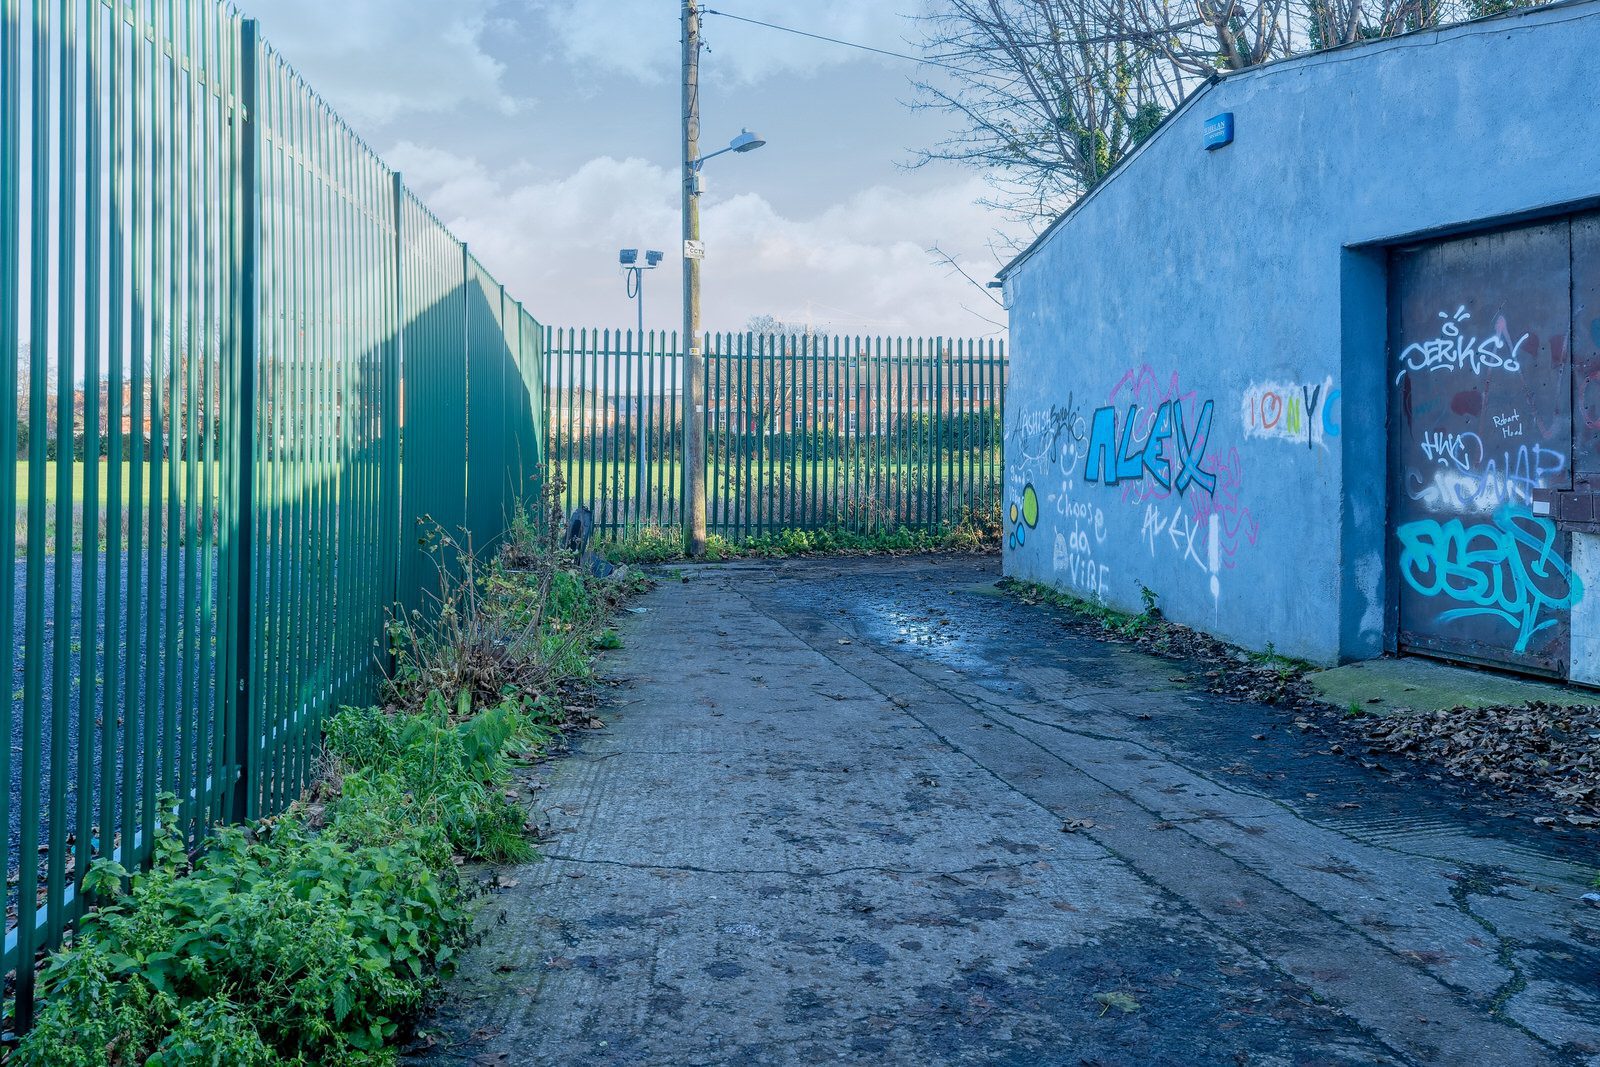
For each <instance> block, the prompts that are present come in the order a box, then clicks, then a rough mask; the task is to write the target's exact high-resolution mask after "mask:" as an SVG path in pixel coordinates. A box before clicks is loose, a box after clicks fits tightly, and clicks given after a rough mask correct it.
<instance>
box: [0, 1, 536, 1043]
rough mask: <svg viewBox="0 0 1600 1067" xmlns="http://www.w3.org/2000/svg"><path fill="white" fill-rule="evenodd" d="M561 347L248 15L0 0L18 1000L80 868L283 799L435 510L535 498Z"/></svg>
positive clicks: (370, 672)
mask: <svg viewBox="0 0 1600 1067" xmlns="http://www.w3.org/2000/svg"><path fill="white" fill-rule="evenodd" d="M544 338H545V331H544V329H543V327H542V326H541V325H540V324H539V323H538V322H536V321H535V320H534V319H533V318H532V317H531V316H530V315H529V314H528V313H527V311H526V310H524V309H523V307H522V306H521V305H520V304H519V303H517V302H515V301H514V300H513V299H511V298H510V297H508V296H507V295H506V293H505V292H504V290H503V288H502V287H501V286H500V284H499V283H498V282H496V281H495V280H494V279H493V278H492V277H490V276H489V275H488V273H487V272H485V271H484V269H483V268H482V267H481V266H480V265H479V264H478V263H476V261H475V260H473V258H472V257H471V255H470V254H469V253H468V251H467V249H466V248H465V246H464V245H462V243H461V242H460V241H458V240H457V239H456V238H455V237H454V236H452V235H451V234H450V232H449V231H448V230H446V229H445V228H444V227H443V226H442V225H440V224H439V222H438V220H436V219H435V218H434V217H433V216H432V215H430V214H429V213H428V212H427V210H426V209H425V208H423V207H422V205H421V204H420V203H419V202H418V201H417V200H416V198H415V197H414V196H413V195H412V194H411V193H409V192H408V191H407V190H406V189H405V188H404V186H403V184H402V182H401V180H400V177H399V175H397V174H394V173H393V172H391V171H390V170H388V169H387V168H386V167H385V166H384V165H383V163H382V161H381V160H379V159H378V158H377V156H375V155H374V154H373V153H372V151H371V150H370V149H369V148H367V146H366V145H364V144H363V143H362V142H361V140H360V139H359V138H358V137H356V136H355V135H354V134H353V133H352V132H351V130H350V129H349V127H348V126H346V125H345V124H344V123H343V122H342V121H341V120H340V119H339V117H338V116H337V115H336V114H334V113H333V111H332V110H330V109H329V108H328V106H327V105H326V104H325V103H323V102H322V101H321V100H320V99H319V98H318V97H317V96H316V94H315V93H313V92H312V91H311V90H310V88H309V87H308V86H307V85H306V84H305V82H304V81H303V80H302V79H301V78H300V77H299V76H298V75H297V74H296V73H295V72H294V70H293V69H292V68H290V67H289V66H288V64H287V63H285V62H284V60H283V59H282V58H281V57H280V56H278V55H277V54H276V53H275V52H273V51H272V50H271V48H269V47H268V46H267V45H266V44H265V43H264V42H262V41H261V40H260V39H259V37H258V35H257V32H256V27H255V24H254V23H253V22H250V21H247V20H244V19H242V18H241V17H240V16H239V15H238V14H237V13H236V12H235V11H233V10H232V9H230V8H227V7H224V6H220V5H218V4H216V3H214V2H212V0H33V2H31V3H27V4H25V3H24V2H23V0H0V378H3V379H4V387H0V442H3V447H4V448H5V449H6V450H7V451H8V453H9V455H7V456H6V457H5V460H4V462H3V463H0V511H3V512H4V513H5V515H6V516H7V517H8V518H9V521H10V523H11V529H12V534H11V535H10V536H9V537H7V538H5V539H3V541H0V554H3V558H0V575H3V576H4V580H5V581H7V582H8V583H9V585H10V591H11V605H12V606H11V610H8V611H6V612H4V613H0V670H3V672H4V673H5V674H6V675H8V676H9V677H11V678H12V685H13V694H12V699H11V701H9V702H7V703H6V704H5V705H4V710H3V711H0V733H4V734H5V736H6V737H8V738H9V739H10V744H9V750H8V758H7V759H6V760H5V761H4V770H3V774H4V778H5V780H4V782H0V824H4V826H5V827H6V836H5V838H4V841H3V844H0V852H3V859H4V867H5V869H6V871H7V873H8V875H9V879H10V888H9V890H8V893H9V895H8V898H7V901H6V903H7V905H8V909H9V911H10V914H11V915H12V919H11V921H10V922H9V923H8V928H7V935H6V941H5V947H4V962H3V967H4V969H5V970H8V971H11V972H13V975H12V980H13V985H12V987H11V994H12V997H13V1000H14V1006H15V1009H16V1012H15V1022H16V1024H17V1025H19V1026H26V1025H27V1024H28V1022H29V1020H30V1018H31V1014H32V1010H33V966H32V964H33V961H34V960H35V958H36V956H37V954H38V953H39V952H40V951H43V950H45V949H47V948H49V947H51V946H52V945H54V944H56V943H58V942H59V940H60V938H61V936H62V934H63V933H64V931H65V930H66V929H67V927H68V926H69V924H70V923H71V922H72V921H73V920H74V919H75V918H76V916H77V915H78V914H79V912H80V911H81V907H82V903H81V896H80V894H79V892H78V889H79V885H80V883H81V878H82V875H83V874H84V872H85V871H86V870H87V869H88V867H89V865H90V864H91V863H92V862H93V861H94V860H95V859H96V858H99V857H108V856H114V857H116V858H117V859H118V860H120V861H121V862H122V863H123V864H124V865H126V866H128V867H133V866H136V865H137V864H139V863H142V862H144V861H145V860H147V859H148V858H149V855H150V852H151V844H152V841H153V839H154V837H155V836H156V835H157V834H158V833H166V832H170V831H173V830H176V831H177V832H179V833H182V834H183V835H184V836H185V837H186V838H187V839H188V840H189V841H190V842H192V843H195V844H198V843H199V842H200V841H201V839H202V838H203V837H204V835H205V833H206V831H207V828H208V827H209V826H211V825H214V824H215V823H216V822H218V821H219V820H238V819H243V818H247V817H251V816H258V815H267V814H271V813H274V812H277V811H281V810H282V809H283V808H284V807H285V806H286V805H287V804H288V803H289V801H291V800H292V799H293V798H294V797H295V796H296V795H297V794H298V793H299V792H300V791H301V790H302V789H303V788H304V786H305V785H306V784H307V782H308V780H309V779H310V776H311V775H312V773H313V767H314V763H315V758H316V753H317V746H318V744H319V742H320V728H321V724H322V722H323V719H324V718H325V716H326V715H327V714H328V713H329V712H330V711H331V710H333V709H334V708H336V707H337V706H338V705H340V704H343V703H355V702H361V701H368V700H371V699H373V697H374V695H375V691H376V686H377V684H378V682H379V680H380V672H381V669H382V666H383V662H384V659H385V650H384V648H383V635H384V624H385V620H386V616H387V612H388V611H389V610H390V609H391V607H392V606H394V605H396V604H398V605H403V606H404V607H405V608H407V609H418V610H425V608H426V606H427V603H428V597H427V592H428V591H429V590H430V589H432V588H436V584H435V583H436V580H437V574H436V571H435V568H434V564H433V562H432V560H433V558H434V557H433V556H432V554H431V553H430V551H429V550H428V547H427V543H428V542H430V541H433V540H436V537H435V536H434V534H435V533H437V532H438V531H441V530H442V531H445V532H448V533H450V534H451V535H453V536H458V537H459V536H462V535H461V533H460V531H463V530H466V531H468V532H469V533H470V536H471V539H472V542H473V544H474V546H475V547H477V548H479V549H480V550H483V549H492V548H493V547H494V546H495V545H496V543H497V542H498V541H499V540H500V539H501V538H502V537H503V536H504V533H505V530H506V529H507V525H508V522H507V520H508V518H509V517H510V516H511V515H513V514H514V513H515V511H516V510H517V509H518V508H521V507H528V506H531V505H533V504H534V503H535V502H536V501H537V500H538V499H539V495H540V493H541V491H542V490H541V485H540V482H539V478H538V475H539V471H540V470H541V469H542V457H543V448H544V443H545V431H544V424H543V420H544V414H545V403H544V398H543V392H542V385H541V382H542V376H543V373H544V352H543V347H544ZM166 794H170V795H172V796H174V797H176V798H177V799H176V802H175V805H174V806H173V807H171V808H166V807H164V806H163V805H162V803H161V801H160V800H159V798H160V797H161V796H163V795H166Z"/></svg>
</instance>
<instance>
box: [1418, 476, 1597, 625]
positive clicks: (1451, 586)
mask: <svg viewBox="0 0 1600 1067" xmlns="http://www.w3.org/2000/svg"><path fill="white" fill-rule="evenodd" d="M1396 536H1398V537H1399V539H1400V574H1401V576H1402V577H1403V578H1404V579H1405V582H1406V584H1407V585H1409V586H1410V587H1411V588H1412V589H1414V590H1416V591H1417V592H1418V593H1420V594H1421V595H1422V596H1425V597H1444V598H1446V599H1447V600H1451V601H1454V602H1455V603H1457V604H1458V605H1460V606H1459V607H1454V608H1450V609H1448V610H1446V611H1442V612H1440V613H1439V621H1440V622H1449V621H1450V620H1451V619H1465V618H1472V617H1477V616H1484V615H1492V616H1494V617H1496V618H1500V619H1504V620H1505V621H1506V622H1507V623H1509V624H1510V625H1511V626H1512V627H1514V628H1515V629H1516V631H1517V643H1516V646H1515V651H1516V652H1517V653H1518V654H1521V653H1523V652H1526V651H1527V650H1528V642H1529V641H1530V640H1531V639H1532V638H1533V637H1534V636H1535V635H1536V634H1538V633H1539V632H1540V631H1542V630H1544V629H1546V628H1547V627H1551V626H1554V625H1556V622H1557V620H1556V619H1553V618H1550V617H1548V613H1549V612H1553V611H1565V610H1567V609H1570V608H1571V607H1572V606H1573V605H1574V604H1576V603H1577V602H1578V601H1579V600H1580V599H1582V597H1583V582H1582V580H1581V579H1580V578H1579V577H1578V576H1577V575H1576V574H1574V573H1573V572H1572V567H1571V565H1570V564H1568V562H1567V561H1566V560H1564V559H1562V558H1561V554H1560V551H1559V549H1558V547H1557V544H1556V537H1557V535H1556V527H1555V524H1554V523H1552V522H1551V521H1550V520H1549V519H1546V518H1542V517H1540V516H1537V515H1535V514H1533V512H1531V511H1529V510H1528V509H1527V508H1525V507H1522V506H1521V505H1518V504H1506V505H1504V506H1503V507H1501V508H1500V510H1499V511H1497V512H1495V515H1494V521H1493V522H1480V523H1474V524H1472V525H1470V526H1468V525H1467V524H1465V523H1463V522H1462V521H1461V520H1460V519H1450V520H1448V521H1446V522H1442V523H1441V522H1439V521H1438V520H1436V519H1418V520H1417V521H1415V522H1408V523H1405V524H1404V525H1402V526H1400V528H1399V529H1398V530H1397V531H1396Z"/></svg>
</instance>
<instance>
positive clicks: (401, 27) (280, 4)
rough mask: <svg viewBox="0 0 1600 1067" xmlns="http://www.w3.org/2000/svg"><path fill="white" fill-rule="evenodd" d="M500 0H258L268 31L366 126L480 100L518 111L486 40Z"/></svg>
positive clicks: (251, 5)
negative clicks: (333, 0)
mask: <svg viewBox="0 0 1600 1067" xmlns="http://www.w3.org/2000/svg"><path fill="white" fill-rule="evenodd" d="M492 6H493V0H448V2H446V3H441V2H439V0H340V2H339V3H337V4H329V3H328V2H327V0H271V2H270V3H269V2H267V0H254V2H247V4H246V7H247V8H248V9H250V11H249V13H251V14H256V15H258V16H259V17H260V20H261V32H262V35H263V36H264V37H266V39H267V40H268V41H269V42H271V44H272V46H273V47H274V48H276V49H277V50H278V51H279V52H280V53H282V55H283V56H284V58H285V59H287V60H288V61H289V63H290V65H292V66H293V67H294V68H295V69H296V70H298V71H299V72H300V73H301V74H303V75H305V77H306V79H307V80H308V81H309V82H310V83H311V84H312V85H313V86H314V87H315V88H316V89H317V91H318V92H319V93H321V94H322V96H323V97H324V98H325V99H327V100H328V101H329V103H331V104H332V105H333V107H334V108H335V109H336V110H338V111H339V112H340V113H341V114H342V115H344V116H345V117H346V118H347V119H349V120H352V121H353V122H354V123H355V124H356V125H357V127H358V128H359V127H360V126H363V125H368V124H381V123H387V122H390V121H393V120H395V119H396V118H399V117H402V116H404V115H406V114H409V113H417V112H426V113H439V112H449V111H453V110H455V109H456V108H458V107H462V106H466V105H471V106H475V107H490V108H493V109H495V110H496V111H499V112H500V113H502V114H507V115H509V114H513V113H515V112H516V111H517V110H518V108H519V107H520V106H521V104H520V102H519V101H518V100H516V99H514V98H513V97H512V96H510V95H508V94H507V92H506V91H505V89H504V87H503V85H502V79H503V76H504V74H505V69H504V66H503V65H502V64H501V63H499V62H498V61H497V60H495V59H494V58H493V57H492V56H490V55H489V54H488V53H487V52H486V51H485V50H484V49H483V47H482V38H483V35H484V33H485V28H486V26H487V20H488V12H489V10H490V8H491V7H492Z"/></svg>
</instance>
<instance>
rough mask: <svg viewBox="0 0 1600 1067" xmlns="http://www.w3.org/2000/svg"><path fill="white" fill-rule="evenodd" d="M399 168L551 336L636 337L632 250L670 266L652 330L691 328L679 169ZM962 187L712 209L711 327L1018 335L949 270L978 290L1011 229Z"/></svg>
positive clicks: (649, 310)
mask: <svg viewBox="0 0 1600 1067" xmlns="http://www.w3.org/2000/svg"><path fill="white" fill-rule="evenodd" d="M388 156H389V159H390V161H391V162H392V163H393V164H394V165H395V166H396V167H398V168H399V169H401V170H402V171H403V172H404V173H405V175H406V180H407V182H408V184H410V185H411V186H412V188H414V189H416V190H417V191H418V193H419V195H421V196H422V197H423V198H424V199H425V200H426V201H427V202H428V204H429V206H430V207H432V208H433V210H434V212H435V213H436V214H438V215H439V217H440V218H441V219H443V220H444V221H445V222H446V224H447V225H449V226H450V227H451V228H452V229H453V230H454V231H455V232H456V234H457V235H458V236H460V237H462V238H463V239H465V240H466V241H467V242H468V243H469V245H471V247H472V249H473V252H474V254H475V255H476V256H477V257H478V259H479V260H480V261H481V262H483V263H484V265H485V266H487V267H488V268H489V269H490V270H491V271H493V272H494V273H495V274H496V275H497V276H498V277H499V278H500V280H501V281H503V282H504V283H505V284H506V287H507V289H508V290H509V291H510V292H511V293H512V294H513V295H515V296H516V297H518V298H520V299H521V300H523V301H524V303H525V304H526V305H527V306H528V308H529V309H530V310H531V311H532V312H533V313H534V314H535V315H536V316H537V317H538V318H540V319H541V320H542V321H545V322H547V323H549V324H552V325H574V326H584V325H589V326H595V325H598V326H626V325H628V324H629V323H630V322H632V321H633V309H632V307H631V305H630V304H629V303H628V301H627V299H626V297H625V295H624V293H623V287H622V278H621V275H620V273H619V271H618V268H617V262H616V252H617V249H618V248H623V247H638V248H658V249H661V250H662V251H665V252H666V253H667V258H666V261H665V262H664V263H663V265H662V267H661V268H660V269H658V270H657V271H656V272H655V274H654V275H652V276H651V277H650V279H649V281H648V282H647V283H646V327H647V328H652V327H655V328H659V327H667V328H672V327H675V326H676V324H677V323H678V321H679V313H678V310H677V309H678V307H679V297H678V293H679V285H680V284H681V283H680V275H679V258H678V253H677V250H678V247H679V233H680V222H679V203H678V179H677V172H676V169H668V168H663V167H660V166H657V165H655V164H653V163H650V162H647V161H645V160H642V159H615V158H612V157H609V156H602V157H600V158H597V159H592V160H590V161H589V162H587V163H585V164H583V165H582V166H581V167H579V168H578V169H577V170H575V171H573V172H572V173H570V174H566V175H562V176H558V177H553V178H547V179H540V180H532V181H529V180H523V181H518V180H516V178H515V177H513V176H510V175H501V174H496V173H492V172H490V171H489V170H487V169H486V168H485V167H483V166H482V165H481V164H480V163H478V162H477V161H475V160H472V159H463V158H460V157H456V156H452V155H450V154H448V153H445V152H441V151H438V150H436V149H431V148H424V147H419V146H417V145H414V144H401V145H399V146H397V147H396V148H395V149H394V150H392V151H391V152H390V153H388ZM983 191H984V186H983V184H982V182H981V180H980V179H978V178H976V177H964V178H960V179H957V180H954V181H952V182H951V183H949V184H946V185H941V186H937V187H934V188H930V189H927V190H925V191H921V192H910V191H904V190H898V189H892V188H888V187H882V186H879V187H873V188H868V189H865V190H862V191H860V192H857V193H855V194H854V195H852V196H850V197H849V198H848V199H847V200H845V201H844V202H842V203H840V204H837V205H835V206H833V207H830V208H828V209H826V210H824V211H822V212H820V213H817V214H815V215H812V216H810V217H803V218H795V217H788V216H785V215H783V214H782V213H780V212H779V211H778V210H776V209H775V208H774V207H773V205H772V204H771V203H769V202H768V201H767V200H766V199H765V198H764V197H761V196H758V195H756V194H753V193H745V194H741V195H737V196H733V197H730V198H727V199H722V200H719V199H717V198H716V197H715V196H714V195H712V193H714V190H711V191H708V194H707V195H706V197H705V200H704V204H703V212H702V215H703V225H702V230H703V235H704V238H705V241H706V245H707V257H706V261H705V269H704V283H705V294H704V303H703V307H704V320H705V326H706V327H707V328H709V329H738V328H740V327H741V326H743V324H744V323H745V322H746V321H747V320H748V319H749V318H751V317H752V316H754V315H762V314H770V315H774V316H776V317H777V318H779V319H782V320H785V321H791V322H805V321H808V320H809V321H810V322H812V323H813V324H815V325H818V326H827V327H829V328H832V329H837V330H843V331H852V332H861V333H919V334H968V335H970V334H984V333H989V332H991V331H992V330H993V329H994V327H992V326H990V325H988V324H986V323H984V322H983V321H982V320H981V319H980V318H978V317H977V316H975V315H974V314H972V313H971V312H969V311H966V310H963V308H962V305H966V306H967V307H969V308H971V309H973V311H976V312H978V313H980V314H982V315H985V316H988V317H990V318H995V319H1001V320H1003V319H1004V313H1003V312H1001V311H1000V310H999V309H998V308H997V307H995V306H994V305H993V304H991V303H990V302H989V301H988V300H987V299H985V296H984V294H983V293H980V292H979V291H978V290H977V289H975V288H974V287H973V286H972V284H971V283H969V282H967V281H965V280H963V279H961V278H960V277H957V276H955V275H954V274H953V272H952V271H951V270H950V269H949V267H947V266H944V265H941V264H939V263H936V262H935V261H934V260H933V258H932V257H931V256H930V255H929V254H928V251H927V249H928V248H929V247H931V246H932V245H934V244H935V243H937V244H939V245H940V246H941V247H943V248H944V249H946V250H947V251H950V252H952V253H953V254H955V255H956V256H957V257H958V259H960V260H961V261H962V262H963V264H964V265H965V266H966V267H967V269H968V271H969V272H970V273H971V274H972V275H973V276H974V277H975V278H977V279H978V280H979V281H980V282H984V281H987V280H988V279H989V278H991V277H993V275H994V271H995V269H996V266H997V264H996V262H995V260H994V258H993V256H992V255H990V253H989V252H988V251H987V248H986V244H987V242H988V240H989V238H990V237H991V236H992V234H993V232H994V229H995V227H996V226H998V225H1001V220H1000V218H999V216H997V215H996V214H995V213H994V212H992V211H990V210H988V209H985V208H981V207H978V206H976V205H975V204H974V203H973V201H975V200H976V199H977V198H978V197H980V196H981V195H982V194H983Z"/></svg>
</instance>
